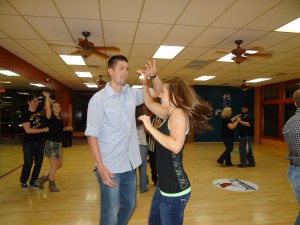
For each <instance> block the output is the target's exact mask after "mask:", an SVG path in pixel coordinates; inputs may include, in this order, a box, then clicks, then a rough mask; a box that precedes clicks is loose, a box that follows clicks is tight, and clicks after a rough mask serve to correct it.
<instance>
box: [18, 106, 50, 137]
mask: <svg viewBox="0 0 300 225" xmlns="http://www.w3.org/2000/svg"><path fill="white" fill-rule="evenodd" d="M43 120H44V116H43V114H42V113H41V112H37V111H35V112H31V111H29V110H28V109H26V110H24V111H22V113H21V117H20V122H21V123H27V122H29V123H30V128H33V129H39V128H43V127H45V126H44V124H43ZM43 138H44V135H43V133H37V134H27V133H26V131H25V130H24V137H23V143H28V142H39V141H41V140H43Z"/></svg>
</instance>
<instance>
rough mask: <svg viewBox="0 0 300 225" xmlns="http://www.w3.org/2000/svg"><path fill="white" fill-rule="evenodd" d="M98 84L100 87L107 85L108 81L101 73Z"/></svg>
mask: <svg viewBox="0 0 300 225" xmlns="http://www.w3.org/2000/svg"><path fill="white" fill-rule="evenodd" d="M97 85H98V87H99V88H100V89H102V88H104V87H105V85H106V82H105V81H104V80H102V75H99V79H98V80H97Z"/></svg>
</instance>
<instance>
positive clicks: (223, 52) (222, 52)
mask: <svg viewBox="0 0 300 225" xmlns="http://www.w3.org/2000/svg"><path fill="white" fill-rule="evenodd" d="M215 53H220V54H229V52H225V51H215Z"/></svg>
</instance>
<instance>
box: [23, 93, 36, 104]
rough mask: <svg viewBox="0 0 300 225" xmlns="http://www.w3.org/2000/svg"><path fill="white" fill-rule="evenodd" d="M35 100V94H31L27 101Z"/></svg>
mask: <svg viewBox="0 0 300 225" xmlns="http://www.w3.org/2000/svg"><path fill="white" fill-rule="evenodd" d="M35 98H37V96H36V95H35V94H31V95H28V96H27V97H26V101H27V102H31V101H32V100H33V99H35Z"/></svg>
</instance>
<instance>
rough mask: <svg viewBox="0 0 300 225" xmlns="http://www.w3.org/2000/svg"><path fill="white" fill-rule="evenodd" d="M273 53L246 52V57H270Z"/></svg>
mask: <svg viewBox="0 0 300 225" xmlns="http://www.w3.org/2000/svg"><path fill="white" fill-rule="evenodd" d="M272 55H273V53H255V54H246V56H247V57H251V58H264V59H267V58H270V57H272Z"/></svg>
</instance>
